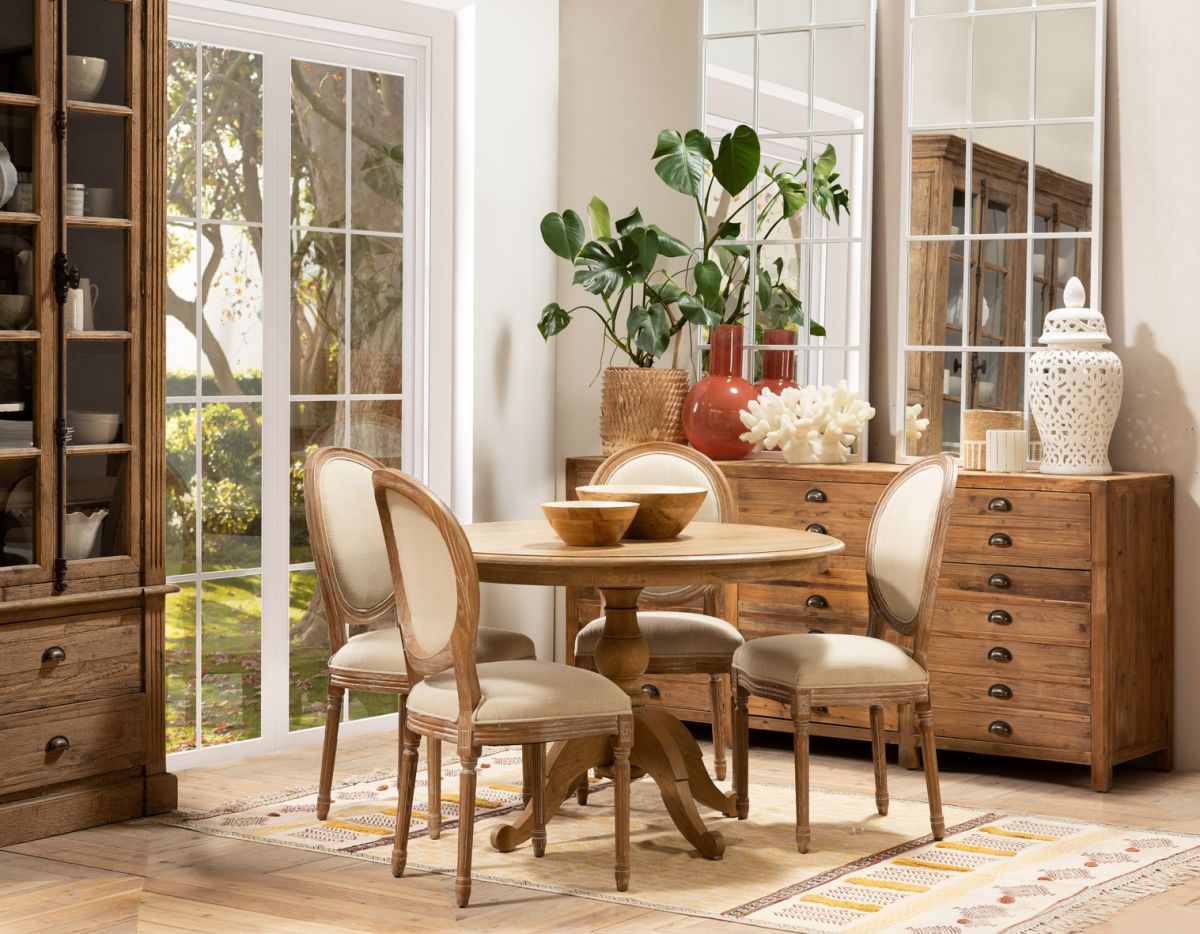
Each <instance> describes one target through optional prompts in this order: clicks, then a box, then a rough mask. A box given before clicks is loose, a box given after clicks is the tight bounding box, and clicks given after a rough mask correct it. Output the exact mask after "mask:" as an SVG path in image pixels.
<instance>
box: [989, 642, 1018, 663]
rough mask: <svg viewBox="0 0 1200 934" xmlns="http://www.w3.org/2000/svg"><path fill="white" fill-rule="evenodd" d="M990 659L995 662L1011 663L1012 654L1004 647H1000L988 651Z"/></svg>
mask: <svg viewBox="0 0 1200 934" xmlns="http://www.w3.org/2000/svg"><path fill="white" fill-rule="evenodd" d="M988 658H990V659H991V660H992V661H994V662H1011V661H1012V652H1010V651H1009V650H1008V649H1006V648H1005V647H1004V646H1002V645H998V646H996V647H995V648H992V649H989V650H988Z"/></svg>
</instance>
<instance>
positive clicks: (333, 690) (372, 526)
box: [304, 448, 535, 840]
mask: <svg viewBox="0 0 1200 934" xmlns="http://www.w3.org/2000/svg"><path fill="white" fill-rule="evenodd" d="M383 466H384V465H383V464H382V463H380V462H379V461H377V460H376V459H375V458H373V457H370V456H368V455H366V454H363V453H361V452H360V451H354V450H351V449H349V448H319V449H318V450H317V451H315V452H314V453H313V454H312V455H311V456H310V457H309V458H308V462H307V463H306V464H305V466H304V510H305V517H306V519H307V520H308V536H309V540H310V541H311V542H312V551H313V560H314V562H315V564H316V566H317V582H318V586H319V587H320V591H321V599H322V602H323V604H324V608H325V616H326V619H327V620H328V622H329V651H330V658H329V693H328V702H327V703H326V706H325V739H324V745H323V747H322V749H321V776H320V782H319V784H318V790H317V819H318V820H325V819H326V818H327V817H328V816H329V807H330V804H331V803H332V800H331V794H330V793H331V788H332V785H333V764H334V759H335V757H336V756H337V738H338V725H339V724H340V722H341V714H342V701H343V698H344V696H345V693H346V691H347V690H352V691H371V692H376V693H381V694H395V695H397V698H398V705H399V708H400V721H401V723H403V721H404V705H405V699H406V697H407V696H408V691H409V687H410V683H411V682H410V680H409V677H408V670H407V668H406V667H405V659H404V647H403V645H402V643H401V638H400V630H399V629H398V628H397V626H396V623H395V606H394V602H393V596H392V572H391V568H389V567H388V561H387V550H386V546H385V544H384V540H383V529H382V527H381V526H380V524H379V516H378V514H377V512H376V509H375V493H374V489H373V487H372V485H371V474H372V473H374V472H375V471H376V470H378V469H379V468H381V467H383ZM350 627H355V628H361V627H372V628H367V629H366V630H365V631H363V632H359V633H357V634H356V635H353V636H351V635H349V630H350ZM478 651H479V657H480V658H482V659H485V660H487V661H501V660H505V659H526V658H534V657H535V652H534V646H533V640H531V639H530V638H529V637H528V636H526V635H524V634H523V633H519V632H509V631H508V630H505V629H492V628H483V629H480V630H479V646H478ZM428 758H429V836H430V837H432V838H433V839H435V840H436V839H437V837H438V835H439V834H440V832H441V798H442V795H441V774H442V773H441V758H442V757H441V743H440V742H439V741H438V740H436V739H432V740H430V742H429V746H428ZM528 778H529V776H528V767H527V768H526V779H527V781H526V786H527V791H526V794H527V795H528V794H529V791H528V786H529V783H528Z"/></svg>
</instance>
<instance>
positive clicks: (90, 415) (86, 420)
mask: <svg viewBox="0 0 1200 934" xmlns="http://www.w3.org/2000/svg"><path fill="white" fill-rule="evenodd" d="M67 424H68V425H70V426H71V427H72V428H74V429H75V443H76V444H112V442H114V441H116V440H117V435H118V434H120V432H121V413H120V412H82V411H80V412H68V413H67Z"/></svg>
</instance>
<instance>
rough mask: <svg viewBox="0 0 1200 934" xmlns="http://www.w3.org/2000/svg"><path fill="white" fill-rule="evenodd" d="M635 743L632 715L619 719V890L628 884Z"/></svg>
mask: <svg viewBox="0 0 1200 934" xmlns="http://www.w3.org/2000/svg"><path fill="white" fill-rule="evenodd" d="M632 746H633V717H619V718H618V719H617V735H616V737H615V738H614V740H613V765H612V772H613V797H614V799H615V805H614V811H615V813H614V815H613V820H614V822H615V825H616V826H615V828H614V830H615V834H616V841H615V842H616V863H615V866H614V875H615V876H616V880H617V891H618V892H624V891H626V890H627V889H628V888H629V793H630V792H629V751H630V749H631V748H632Z"/></svg>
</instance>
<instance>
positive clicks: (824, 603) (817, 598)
mask: <svg viewBox="0 0 1200 934" xmlns="http://www.w3.org/2000/svg"><path fill="white" fill-rule="evenodd" d="M804 605H805V606H806V607H808V608H809V609H810V610H827V609H829V601H828V600H826V599H825V598H824V597H822V596H821V595H820V594H819V593H815V594H813V595H812V596H811V597H809V598H808V599H807V600H805V601H804Z"/></svg>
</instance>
